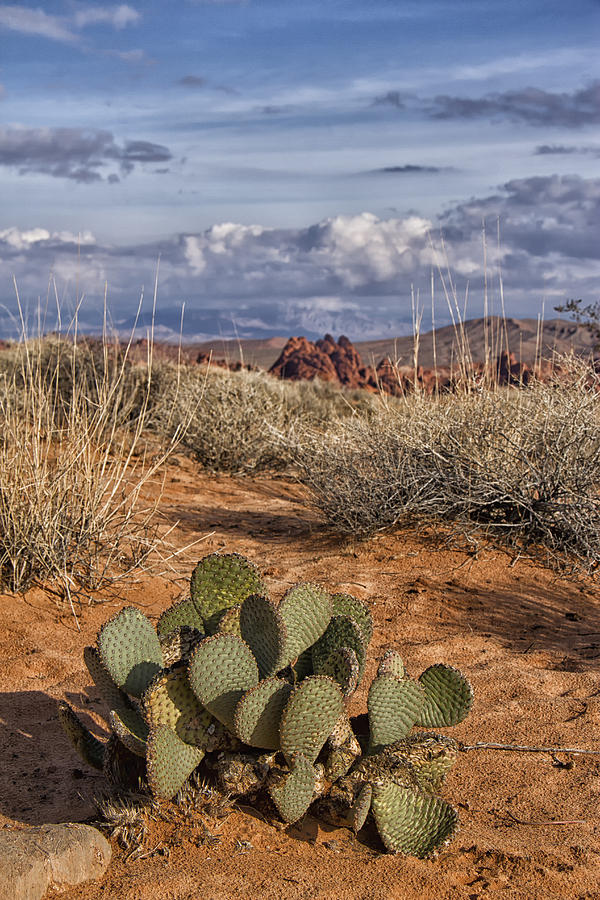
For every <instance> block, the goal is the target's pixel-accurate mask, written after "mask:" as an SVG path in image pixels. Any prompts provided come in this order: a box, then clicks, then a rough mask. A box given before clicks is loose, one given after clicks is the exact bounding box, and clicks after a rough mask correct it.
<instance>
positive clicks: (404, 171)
mask: <svg viewBox="0 0 600 900" xmlns="http://www.w3.org/2000/svg"><path fill="white" fill-rule="evenodd" d="M446 171H448V170H447V169H445V168H440V167H439V166H417V165H413V164H412V163H407V164H406V165H404V166H384V167H383V168H382V169H373V170H372V172H371V174H372V175H418V174H424V173H425V174H426V173H430V174H431V173H436V172H446Z"/></svg>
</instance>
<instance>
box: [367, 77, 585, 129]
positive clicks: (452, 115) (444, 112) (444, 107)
mask: <svg viewBox="0 0 600 900" xmlns="http://www.w3.org/2000/svg"><path fill="white" fill-rule="evenodd" d="M372 105H373V106H391V107H393V108H395V109H397V110H400V111H402V110H407V109H411V110H417V111H418V112H421V113H424V114H425V115H426V116H427V117H428V118H430V119H437V120H442V119H458V120H461V119H462V120H467V119H490V120H502V119H506V120H509V121H512V122H525V123H526V124H527V125H531V126H535V127H540V126H548V125H550V126H556V127H564V128H581V127H583V126H586V125H597V124H598V123H600V81H592V82H590V83H589V84H587V85H586V86H584V87H582V88H579V89H577V90H574V91H572V92H570V93H569V92H566V91H565V92H561V93H557V92H552V91H548V90H543V89H541V88H538V87H524V88H520V89H518V90H511V91H502V92H496V93H489V94H484V95H483V96H481V97H461V96H456V95H451V94H438V95H436V96H435V97H432V98H416V97H413V96H411V95H409V94H403V93H401V92H400V91H396V90H389V91H387V92H386V93H384V94H381V95H380V96H377V97H375V99H374V100H373V101H372Z"/></svg>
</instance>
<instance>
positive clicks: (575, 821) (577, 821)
mask: <svg viewBox="0 0 600 900" xmlns="http://www.w3.org/2000/svg"><path fill="white" fill-rule="evenodd" d="M505 812H506V815H507V816H510V818H511V819H512V820H513V822H517V823H518V824H519V825H585V820H584V819H550V820H549V821H548V822H531V821H527V819H518V818H517V817H516V816H513V814H512V813H511V812H510V810H508V809H507V810H505Z"/></svg>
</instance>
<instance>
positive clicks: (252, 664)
mask: <svg viewBox="0 0 600 900" xmlns="http://www.w3.org/2000/svg"><path fill="white" fill-rule="evenodd" d="M189 679H190V685H191V687H192V690H193V691H194V693H195V694H196V696H197V697H198V699H199V700H200V703H201V704H202V705H203V706H205V707H206V708H207V709H209V710H210V711H211V713H212V714H213V716H215V718H217V719H218V720H219V722H222V723H223V724H224V725H225V726H226V727H227V728H229V729H230V730H231V731H233V716H234V712H235V707H236V705H237V703H238V701H239V699H240V697H241V696H242V694H244V693H245V692H246V691H248V690H250V688H252V687H254V686H255V685H256V684H258V666H257V665H256V660H255V659H254V656H253V655H252V651H251V650H250V647H249V646H248V645H247V644H246V643H244V641H243V640H242V639H241V638H239V637H237V636H236V635H234V634H216V635H213V636H212V637H209V638H205V640H203V641H202V642H201V643H200V644H198V646H197V647H196V649H195V650H194V652H193V653H192V656H191V659H190V664H189Z"/></svg>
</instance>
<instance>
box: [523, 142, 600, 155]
mask: <svg viewBox="0 0 600 900" xmlns="http://www.w3.org/2000/svg"><path fill="white" fill-rule="evenodd" d="M570 154H581V155H591V156H600V147H593V146H589V147H573V146H565V145H563V144H540V145H539V146H537V147H536V148H535V151H534V156H566V155H570Z"/></svg>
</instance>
